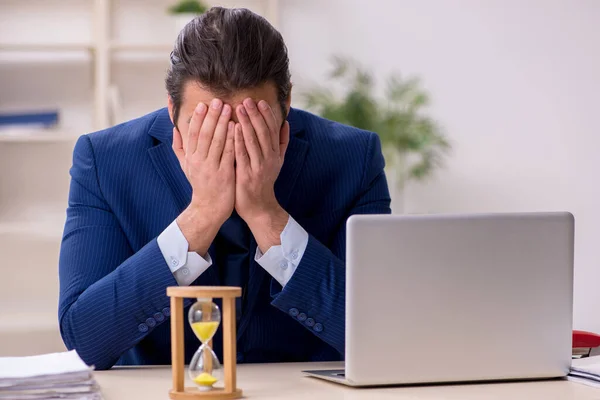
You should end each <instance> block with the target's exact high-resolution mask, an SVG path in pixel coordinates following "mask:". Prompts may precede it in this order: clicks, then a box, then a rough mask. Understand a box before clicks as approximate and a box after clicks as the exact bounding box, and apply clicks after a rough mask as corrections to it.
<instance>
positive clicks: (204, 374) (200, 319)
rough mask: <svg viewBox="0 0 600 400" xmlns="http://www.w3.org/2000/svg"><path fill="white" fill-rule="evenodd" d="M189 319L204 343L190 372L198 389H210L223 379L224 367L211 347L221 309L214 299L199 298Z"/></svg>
mask: <svg viewBox="0 0 600 400" xmlns="http://www.w3.org/2000/svg"><path fill="white" fill-rule="evenodd" d="M188 320H189V323H190V326H191V327H192V330H193V331H194V334H195V335H196V337H198V339H199V340H200V342H201V343H202V346H200V348H199V349H198V351H196V353H195V354H194V357H192V361H191V362H190V366H189V368H188V373H189V376H190V378H191V379H192V381H193V382H194V383H195V384H196V386H198V389H200V390H210V389H211V388H212V387H213V385H214V384H215V383H217V382H218V381H220V380H222V379H223V367H222V366H221V363H220V362H219V359H218V358H217V356H216V355H215V353H214V352H213V350H212V349H211V348H210V340H211V339H212V338H213V336H214V335H215V333H216V332H217V329H218V328H219V324H220V323H221V310H219V307H217V305H216V304H214V303H213V302H212V299H198V301H197V302H196V303H194V304H193V305H192V307H190V311H189V312H188Z"/></svg>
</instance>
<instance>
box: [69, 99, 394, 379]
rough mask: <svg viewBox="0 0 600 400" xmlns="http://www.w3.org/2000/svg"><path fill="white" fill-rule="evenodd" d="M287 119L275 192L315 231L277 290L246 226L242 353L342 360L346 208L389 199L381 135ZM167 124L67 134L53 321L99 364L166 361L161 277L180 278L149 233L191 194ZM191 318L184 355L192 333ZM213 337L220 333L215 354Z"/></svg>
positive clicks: (157, 120)
mask: <svg viewBox="0 0 600 400" xmlns="http://www.w3.org/2000/svg"><path fill="white" fill-rule="evenodd" d="M288 121H289V122H290V126H291V135H290V136H291V137H290V143H289V147H288V149H287V153H286V156H285V162H284V165H283V167H282V170H281V173H280V175H279V178H278V179H277V182H276V183H275V193H276V196H277V199H278V200H279V202H280V204H281V205H282V206H283V208H284V209H285V210H287V211H288V212H289V213H290V215H292V217H294V219H295V220H296V221H297V222H298V223H299V224H300V225H301V226H302V227H304V229H305V230H306V231H307V232H308V233H309V242H308V246H307V249H306V252H305V253H304V256H303V258H302V260H301V262H300V264H299V265H298V267H297V269H296V272H295V273H294V275H293V276H292V278H291V280H290V281H289V282H288V283H287V284H286V286H285V288H283V290H282V288H281V286H280V285H279V284H278V283H277V282H276V281H275V280H274V279H272V278H271V276H270V275H269V274H268V273H266V271H265V270H264V269H263V268H261V267H260V266H259V265H258V264H257V263H256V262H255V261H254V251H255V249H256V242H255V241H254V240H253V239H252V242H251V246H250V254H251V257H250V258H249V260H250V261H249V262H248V264H249V265H248V271H247V275H248V281H247V290H246V293H245V296H244V303H245V306H244V312H243V315H241V316H240V319H239V322H238V354H237V356H238V362H280V361H320V360H339V359H342V358H343V355H344V337H345V336H344V328H345V326H344V307H345V293H344V292H345V267H344V258H345V239H346V232H345V224H346V219H347V218H348V217H349V216H350V215H352V214H384V213H389V212H390V208H389V204H390V197H389V192H388V187H387V182H386V179H385V175H384V171H383V167H384V160H383V156H382V153H381V146H380V142H379V139H378V136H377V135H375V134H374V133H370V132H365V131H362V130H359V129H356V128H352V127H348V126H344V125H341V124H338V123H335V122H331V121H327V120H325V119H322V118H319V117H317V116H314V115H312V114H309V113H307V112H304V111H300V110H292V111H291V112H290V115H289V117H288ZM172 128H173V126H172V124H171V121H170V119H169V116H168V112H167V110H166V109H161V110H158V111H156V112H154V113H151V114H149V115H146V116H144V117H141V118H139V119H136V120H133V121H130V122H127V123H124V124H121V125H118V126H116V127H113V128H110V129H107V130H104V131H100V132H96V133H92V134H89V135H85V136H82V137H81V138H80V139H79V140H78V142H77V144H76V146H75V150H74V153H73V166H72V168H71V178H72V179H71V188H70V194H69V206H68V209H67V220H66V224H65V230H64V235H63V239H62V245H61V252H60V263H59V264H60V265H59V274H60V301H59V321H60V329H61V334H62V337H63V340H64V341H65V344H66V346H67V347H68V348H69V349H76V350H77V352H78V353H79V355H80V356H81V357H82V359H83V360H84V361H85V362H86V363H88V364H94V365H95V366H96V368H98V369H106V368H110V367H111V366H113V365H115V364H169V363H170V359H171V357H170V329H169V315H170V309H169V298H168V297H167V296H166V288H167V287H168V286H176V285H177V283H176V281H175V278H174V277H173V275H172V273H171V271H170V270H169V268H168V266H167V264H166V262H165V260H164V258H163V255H162V253H161V252H160V249H159V247H158V245H157V241H156V238H157V236H158V235H159V234H160V233H161V232H162V231H163V230H164V229H165V228H166V227H167V226H168V225H169V224H170V223H171V222H172V221H173V220H174V219H175V218H176V217H177V216H178V215H179V214H180V213H181V212H182V211H183V210H184V209H185V207H186V206H187V205H188V204H189V202H190V200H191V193H192V191H191V187H190V185H189V183H188V181H187V179H186V177H185V175H184V174H183V172H182V170H181V168H180V167H179V163H178V161H177V158H176V157H175V154H174V153H173V151H172V149H171V141H172ZM224 229H227V224H226V225H224V226H223V227H222V228H221V232H220V233H223V234H225V233H227V232H223V230H224ZM215 251H217V250H216V249H215V248H214V246H213V247H211V249H210V252H211V256H212V258H213V260H218V259H219V254H214V252H215ZM221 251H222V249H221ZM223 267H224V266H219V265H218V262H215V264H213V265H212V266H211V267H210V268H209V269H208V270H207V271H206V272H204V273H203V274H202V275H201V276H200V277H199V278H198V279H197V280H196V282H194V284H195V285H219V284H220V283H221V282H220V274H219V268H223ZM190 303H191V300H190V301H188V302H186V303H185V304H186V305H187V306H189V305H190ZM309 319H312V321H311V322H310V323H306V321H307V320H309ZM185 325H186V332H185V337H186V344H185V348H186V359H187V361H188V362H189V360H190V358H191V357H192V354H193V353H194V352H195V351H196V350H197V348H198V346H199V342H198V341H197V339H196V338H195V337H194V336H193V334H192V333H191V329H190V328H189V327H188V326H187V324H185ZM317 327H318V328H317ZM220 338H221V335H220V334H217V335H215V340H214V347H215V351H216V353H217V354H218V355H219V356H220V354H221V351H222V348H221V346H222V344H221V340H220Z"/></svg>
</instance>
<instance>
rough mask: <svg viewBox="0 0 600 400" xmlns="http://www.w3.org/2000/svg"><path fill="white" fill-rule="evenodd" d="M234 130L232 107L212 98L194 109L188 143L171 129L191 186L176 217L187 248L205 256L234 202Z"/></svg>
mask: <svg viewBox="0 0 600 400" xmlns="http://www.w3.org/2000/svg"><path fill="white" fill-rule="evenodd" d="M234 130H235V124H234V122H233V121H231V106H229V105H228V104H225V105H223V102H222V101H221V100H218V99H215V100H213V101H212V102H211V104H210V107H207V106H206V105H205V104H202V103H200V104H198V106H197V107H196V109H195V110H194V115H193V116H192V119H191V122H190V126H189V130H188V143H187V146H186V147H185V150H184V147H183V139H182V136H181V133H180V132H179V131H178V130H177V129H176V128H174V129H173V150H174V152H175V155H176V156H177V159H178V160H179V164H180V165H181V168H182V170H183V171H184V173H185V175H186V177H187V178H188V180H189V182H190V184H191V186H192V189H193V193H192V201H191V203H190V205H189V206H188V208H187V209H186V210H185V211H184V212H183V213H182V214H181V215H180V216H179V217H178V218H177V224H178V225H179V228H180V229H181V231H182V233H183V235H184V236H185V237H186V239H187V241H188V243H189V245H190V248H189V251H195V252H197V253H198V254H200V255H202V256H204V255H206V252H207V251H208V248H209V247H210V244H211V243H212V241H213V239H214V237H215V236H216V234H217V232H218V230H219V228H220V227H221V225H223V223H224V222H225V221H226V220H227V218H229V216H230V215H231V213H232V212H233V208H234V204H235V203H234V202H235V169H234V160H235V153H234Z"/></svg>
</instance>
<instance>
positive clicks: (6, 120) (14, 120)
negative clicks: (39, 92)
mask: <svg viewBox="0 0 600 400" xmlns="http://www.w3.org/2000/svg"><path fill="white" fill-rule="evenodd" d="M58 122H59V113H58V111H55V110H49V111H32V112H10V113H8V112H0V135H1V136H24V135H31V134H37V133H46V132H55V131H56V128H57V127H58Z"/></svg>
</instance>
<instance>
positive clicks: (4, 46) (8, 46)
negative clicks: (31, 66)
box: [0, 43, 94, 52]
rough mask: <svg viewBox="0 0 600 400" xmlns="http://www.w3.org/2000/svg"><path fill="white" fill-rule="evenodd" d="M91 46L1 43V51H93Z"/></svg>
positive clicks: (78, 44) (80, 44)
mask: <svg viewBox="0 0 600 400" xmlns="http://www.w3.org/2000/svg"><path fill="white" fill-rule="evenodd" d="M93 48H94V47H93V46H92V45H91V44H89V43H88V44H86V43H0V51H10V52H16V51H25V52H34V51H41V52H54V51H59V52H65V51H86V50H88V51H89V50H93Z"/></svg>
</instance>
